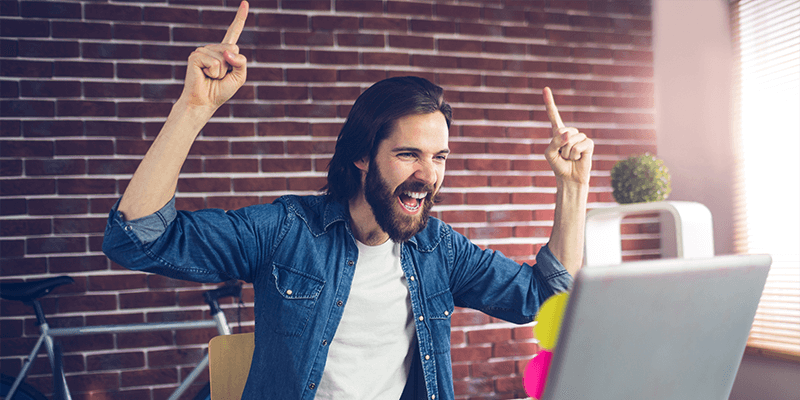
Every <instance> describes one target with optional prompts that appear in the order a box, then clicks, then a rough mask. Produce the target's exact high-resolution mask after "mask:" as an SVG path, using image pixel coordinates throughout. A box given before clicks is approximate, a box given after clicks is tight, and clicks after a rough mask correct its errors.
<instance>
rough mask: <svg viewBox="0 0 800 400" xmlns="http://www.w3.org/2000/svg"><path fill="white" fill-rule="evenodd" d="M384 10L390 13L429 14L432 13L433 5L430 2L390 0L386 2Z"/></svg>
mask: <svg viewBox="0 0 800 400" xmlns="http://www.w3.org/2000/svg"><path fill="white" fill-rule="evenodd" d="M386 11H388V12H389V13H391V14H410V15H421V16H431V15H433V7H432V6H431V4H426V3H414V2H405V1H392V0H389V1H387V2H386Z"/></svg>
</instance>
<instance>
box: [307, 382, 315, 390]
mask: <svg viewBox="0 0 800 400" xmlns="http://www.w3.org/2000/svg"><path fill="white" fill-rule="evenodd" d="M315 387H317V385H315V384H314V383H313V382H312V383H309V384H308V388H309V389H311V390H314V388H315Z"/></svg>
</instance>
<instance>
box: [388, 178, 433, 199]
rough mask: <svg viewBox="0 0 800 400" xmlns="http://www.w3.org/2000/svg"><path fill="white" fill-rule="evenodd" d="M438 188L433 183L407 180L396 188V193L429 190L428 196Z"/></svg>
mask: <svg viewBox="0 0 800 400" xmlns="http://www.w3.org/2000/svg"><path fill="white" fill-rule="evenodd" d="M434 190H436V188H435V187H434V186H433V185H429V184H425V183H422V182H414V181H405V182H403V183H402V184H400V186H398V187H397V190H395V192H396V193H403V192H428V196H430V195H431V194H433V192H434Z"/></svg>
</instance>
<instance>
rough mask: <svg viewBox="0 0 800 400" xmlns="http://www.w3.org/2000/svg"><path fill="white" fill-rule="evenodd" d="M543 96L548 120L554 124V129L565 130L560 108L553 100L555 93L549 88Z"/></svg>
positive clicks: (545, 89) (546, 88)
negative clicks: (559, 111)
mask: <svg viewBox="0 0 800 400" xmlns="http://www.w3.org/2000/svg"><path fill="white" fill-rule="evenodd" d="M543 94H544V106H545V108H546V109H547V118H549V119H550V123H551V124H553V128H556V129H558V128H563V127H564V121H562V120H561V115H559V114H558V107H556V102H555V100H553V91H552V90H550V88H549V87H545V88H544V91H543Z"/></svg>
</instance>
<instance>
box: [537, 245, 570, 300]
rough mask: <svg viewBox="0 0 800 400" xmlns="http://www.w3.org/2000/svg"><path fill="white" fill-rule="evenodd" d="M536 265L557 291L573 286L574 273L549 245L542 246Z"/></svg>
mask: <svg viewBox="0 0 800 400" xmlns="http://www.w3.org/2000/svg"><path fill="white" fill-rule="evenodd" d="M536 266H537V267H538V268H539V272H540V273H541V274H542V276H544V278H545V279H546V280H547V282H548V283H549V284H550V286H551V287H552V288H553V289H554V290H555V292H564V291H567V290H569V289H570V287H571V286H572V275H570V274H569V272H567V270H566V269H565V268H564V265H562V264H561V261H558V258H556V256H555V255H554V254H553V252H551V251H550V247H548V245H544V246H542V248H541V249H540V250H539V254H537V255H536Z"/></svg>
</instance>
